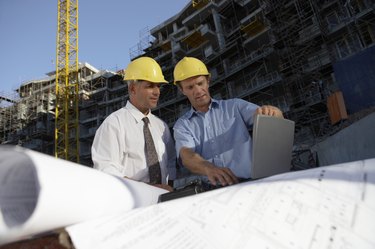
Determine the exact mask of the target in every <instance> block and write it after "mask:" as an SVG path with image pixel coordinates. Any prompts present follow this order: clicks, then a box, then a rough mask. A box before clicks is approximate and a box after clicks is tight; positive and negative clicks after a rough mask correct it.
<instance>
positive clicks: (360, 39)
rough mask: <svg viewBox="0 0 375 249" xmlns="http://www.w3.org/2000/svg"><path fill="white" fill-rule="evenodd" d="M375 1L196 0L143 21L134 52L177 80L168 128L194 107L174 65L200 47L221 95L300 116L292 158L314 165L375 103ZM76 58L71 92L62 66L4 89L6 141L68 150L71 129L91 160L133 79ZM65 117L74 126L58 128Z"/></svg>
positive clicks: (162, 107) (0, 117)
mask: <svg viewBox="0 0 375 249" xmlns="http://www.w3.org/2000/svg"><path fill="white" fill-rule="evenodd" d="M374 7H375V1H374V0H333V1H328V0H321V1H315V0H314V1H313V0H308V1H301V0H284V1H273V0H213V1H192V2H191V3H188V4H187V5H186V6H185V7H184V8H183V9H182V10H181V11H180V12H179V13H176V14H175V15H174V16H172V17H170V18H169V19H168V20H165V21H164V22H163V23H160V24H159V25H158V26H156V27H153V28H151V29H147V28H146V29H145V30H142V31H141V32H142V37H141V39H140V41H139V43H138V44H136V45H135V46H134V47H133V48H130V49H129V53H130V57H131V59H135V58H137V57H140V56H149V57H152V58H154V59H155V60H156V61H157V62H159V64H160V65H161V67H162V70H163V73H164V75H165V77H166V79H167V80H168V82H171V83H170V84H168V85H166V86H164V87H163V88H162V89H161V95H160V99H159V105H158V107H157V108H156V109H155V110H153V113H154V114H156V115H157V116H159V117H160V118H161V119H163V120H164V121H165V122H166V123H167V124H168V125H169V127H170V128H172V127H173V125H174V123H175V121H176V120H177V119H178V118H179V117H180V116H181V115H182V114H183V113H185V112H186V111H187V110H188V109H189V108H190V104H189V101H188V99H187V98H186V97H185V96H184V95H182V94H181V93H180V91H179V90H178V88H177V87H176V86H175V85H173V84H172V82H173V75H172V74H173V68H174V66H175V64H176V63H177V62H178V61H179V60H180V59H182V58H183V57H184V56H192V57H197V58H199V59H201V60H203V61H204V62H205V63H206V65H207V67H208V68H209V71H210V74H211V82H212V83H211V85H210V91H211V96H212V97H213V98H215V99H228V98H242V99H244V100H247V101H250V102H253V103H255V104H257V105H264V104H268V105H274V106H277V107H279V108H280V109H281V110H282V111H283V113H284V116H285V117H286V118H288V119H290V120H293V121H295V123H296V130H295V141H294V145H295V146H294V164H293V166H295V167H301V168H307V167H315V166H319V160H318V158H317V155H316V150H314V149H313V148H314V146H316V145H317V144H319V143H321V142H323V141H325V140H326V139H327V138H328V137H330V136H332V135H334V134H336V133H338V132H339V131H341V130H342V129H344V128H346V127H349V126H350V125H352V124H354V123H355V122H356V121H358V120H360V119H362V118H364V117H366V116H369V115H371V114H373V112H374V107H375V95H374V93H375V85H374V82H375V70H374V68H375V67H374V65H375V59H374V58H375V46H374V44H375V11H374ZM75 66H76V69H75V70H76V72H78V73H77V74H76V75H75V77H76V81H75V82H78V84H76V85H75V86H74V87H77V89H76V93H78V94H76V95H75V97H74V98H75V99H74V100H73V101H72V100H71V99H70V100H69V97H67V98H65V99H64V97H59V96H58V94H57V93H58V90H56V89H57V88H58V84H59V82H57V81H58V80H59V79H60V78H61V76H59V75H57V73H56V71H54V72H50V73H47V75H46V77H45V78H41V79H37V80H29V81H27V82H24V83H22V85H20V86H19V88H18V89H16V91H15V92H14V93H12V94H5V93H2V94H1V96H0V98H1V99H0V100H1V103H0V107H1V108H0V143H1V144H11V145H20V146H23V147H26V148H30V149H32V150H36V151H40V152H43V153H46V154H50V155H55V156H57V157H60V156H59V153H60V151H64V147H63V148H62V149H61V147H59V146H60V144H61V143H60V140H59V138H60V137H62V136H64V138H63V139H65V143H69V144H70V145H72V144H73V145H76V146H75V148H76V149H75V150H73V152H72V154H73V156H70V157H66V158H65V159H68V160H72V161H77V162H79V163H80V164H83V165H87V166H92V161H91V144H92V141H93V138H94V135H95V131H96V130H97V128H98V127H99V126H100V124H101V123H102V122H103V120H104V119H105V118H106V117H107V116H108V115H109V114H111V113H112V112H113V111H115V110H117V109H119V108H121V107H123V106H125V104H126V101H127V99H128V94H127V87H126V84H125V83H124V81H123V75H124V71H123V70H120V71H117V72H113V71H109V70H98V69H96V68H95V65H90V64H89V62H82V63H77V64H76V65H75ZM125 73H126V72H125ZM66 75H68V74H67V73H66ZM67 99H68V100H67ZM63 101H70V102H69V103H73V104H72V105H71V106H73V112H74V110H76V114H78V115H75V114H74V113H73V112H70V111H67V112H63V111H61V110H60V111H59V108H62V106H64V104H63V103H64V102H63ZM74 103H75V104H74ZM65 111H66V110H65ZM64 113H65V114H64ZM72 113H73V114H72ZM62 114H64V115H65V116H61V115H62ZM61 119H62V121H61ZM68 119H69V120H70V121H67V120H68ZM72 120H73V122H72ZM74 120H75V121H74ZM67 122H68V123H67ZM65 124H68V126H69V127H70V128H72V129H70V130H69V132H65V133H66V134H64V133H59V131H61V129H60V128H59V127H63V126H64V125H65ZM364 136H365V137H366V135H364ZM65 146H67V145H65Z"/></svg>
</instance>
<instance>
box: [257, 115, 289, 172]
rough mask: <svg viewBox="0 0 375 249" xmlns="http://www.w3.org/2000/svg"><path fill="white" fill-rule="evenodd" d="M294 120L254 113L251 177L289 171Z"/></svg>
mask: <svg viewBox="0 0 375 249" xmlns="http://www.w3.org/2000/svg"><path fill="white" fill-rule="evenodd" d="M294 126H295V123H294V121H291V120H288V119H283V118H277V117H271V116H265V115H256V116H255V118H254V126H253V162H252V164H251V169H250V172H251V178H252V179H258V178H263V177H268V176H271V175H275V174H280V173H284V172H288V171H290V168H291V160H292V150H293V141H294Z"/></svg>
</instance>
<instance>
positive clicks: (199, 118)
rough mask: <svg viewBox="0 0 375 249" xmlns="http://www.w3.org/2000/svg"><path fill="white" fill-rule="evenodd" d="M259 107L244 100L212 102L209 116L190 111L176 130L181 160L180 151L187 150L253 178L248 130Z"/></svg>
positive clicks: (178, 152)
mask: <svg viewBox="0 0 375 249" xmlns="http://www.w3.org/2000/svg"><path fill="white" fill-rule="evenodd" d="M258 107H259V106H257V105H255V104H252V103H250V102H247V101H245V100H242V99H228V100H215V99H212V100H211V104H210V107H209V109H208V111H207V112H206V113H203V112H199V111H196V110H194V109H193V108H191V109H190V110H189V111H188V112H187V113H185V114H184V115H183V116H182V117H180V118H179V119H178V120H177V122H176V124H175V125H174V127H173V129H174V138H175V140H176V152H177V156H178V158H180V150H181V148H182V147H187V148H190V149H192V150H193V151H195V152H196V153H198V154H199V155H201V156H202V157H203V158H204V159H206V160H207V161H209V162H211V163H213V164H215V165H216V166H219V167H228V168H230V169H231V170H232V172H233V173H234V174H235V175H236V176H237V177H239V178H250V177H251V174H250V167H251V165H250V164H251V159H252V142H251V137H250V135H249V131H248V130H249V129H250V128H251V126H252V124H253V115H254V113H255V110H256V109H257V108H258ZM179 161H180V160H179ZM204 179H205V180H207V177H206V178H204Z"/></svg>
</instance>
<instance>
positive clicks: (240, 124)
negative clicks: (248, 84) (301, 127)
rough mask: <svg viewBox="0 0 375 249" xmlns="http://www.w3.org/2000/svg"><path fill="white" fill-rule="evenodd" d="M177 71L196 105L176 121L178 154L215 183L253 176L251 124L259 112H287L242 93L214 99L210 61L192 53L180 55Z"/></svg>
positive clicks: (279, 114) (191, 168)
mask: <svg viewBox="0 0 375 249" xmlns="http://www.w3.org/2000/svg"><path fill="white" fill-rule="evenodd" d="M173 75H174V83H175V84H177V85H178V87H179V89H180V90H181V92H182V93H183V94H184V95H185V96H186V97H187V98H188V99H189V101H190V104H191V106H192V107H191V109H190V110H189V111H188V112H187V113H185V114H184V115H183V116H182V117H180V118H179V119H178V120H177V122H176V123H175V125H174V127H173V129H174V138H175V140H176V152H177V156H178V158H179V160H180V162H181V163H182V164H183V166H185V167H186V168H187V169H188V170H189V171H190V172H191V173H193V174H197V175H201V176H202V179H203V180H204V181H206V182H207V183H210V184H212V185H214V186H216V185H218V184H220V185H222V186H226V185H232V184H235V183H238V182H239V179H241V178H244V179H248V178H251V172H250V165H249V164H250V162H251V157H252V154H251V150H252V142H251V137H250V135H249V132H248V129H249V128H250V127H251V126H252V124H253V118H254V115H256V114H263V115H270V116H276V117H280V118H283V114H282V112H281V111H280V109H278V108H276V107H274V106H269V105H265V106H261V107H259V106H258V105H255V104H252V103H250V102H247V101H245V100H242V99H229V100H215V99H212V98H211V96H210V93H209V90H208V88H209V84H210V74H209V72H208V70H207V67H206V65H205V64H204V63H203V62H202V61H200V60H198V59H196V58H193V57H185V58H183V59H182V60H181V61H179V62H178V63H177V64H176V66H175V69H174V72H173Z"/></svg>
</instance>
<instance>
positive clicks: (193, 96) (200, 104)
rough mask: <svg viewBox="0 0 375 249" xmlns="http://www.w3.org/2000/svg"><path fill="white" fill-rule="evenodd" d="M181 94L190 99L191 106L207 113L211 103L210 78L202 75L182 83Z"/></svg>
mask: <svg viewBox="0 0 375 249" xmlns="http://www.w3.org/2000/svg"><path fill="white" fill-rule="evenodd" d="M180 86H181V88H180V89H181V92H182V93H183V94H184V95H185V96H186V97H187V98H188V99H189V101H190V104H191V105H192V106H193V107H194V108H195V109H196V110H197V111H202V112H206V111H207V110H208V107H209V105H210V102H211V96H210V93H209V91H208V86H209V82H208V77H207V76H204V75H201V76H195V77H191V78H188V79H186V80H183V81H181V82H180Z"/></svg>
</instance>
